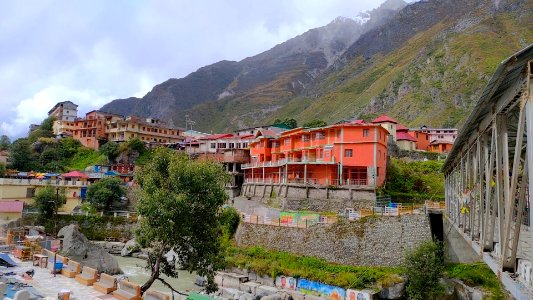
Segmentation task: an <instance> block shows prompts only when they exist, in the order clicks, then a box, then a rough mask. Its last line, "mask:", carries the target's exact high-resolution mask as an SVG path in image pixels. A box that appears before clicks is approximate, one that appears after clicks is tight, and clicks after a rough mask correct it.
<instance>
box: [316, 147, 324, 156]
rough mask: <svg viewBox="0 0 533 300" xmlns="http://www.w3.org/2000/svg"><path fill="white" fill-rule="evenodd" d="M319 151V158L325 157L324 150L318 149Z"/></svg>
mask: <svg viewBox="0 0 533 300" xmlns="http://www.w3.org/2000/svg"><path fill="white" fill-rule="evenodd" d="M317 152H318V158H323V157H324V151H323V150H322V149H318V150H317Z"/></svg>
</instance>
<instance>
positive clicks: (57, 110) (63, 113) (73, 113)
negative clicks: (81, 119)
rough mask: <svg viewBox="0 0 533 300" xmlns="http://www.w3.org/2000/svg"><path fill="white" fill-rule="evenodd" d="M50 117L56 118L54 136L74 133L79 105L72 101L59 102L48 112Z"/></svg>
mask: <svg viewBox="0 0 533 300" xmlns="http://www.w3.org/2000/svg"><path fill="white" fill-rule="evenodd" d="M48 116H49V117H54V118H55V121H54V125H53V131H54V134H56V135H59V134H64V133H72V131H73V129H74V127H75V125H74V121H76V119H77V118H78V105H76V104H74V103H72V102H71V101H63V102H59V103H57V104H56V105H55V106H54V107H53V108H52V109H51V110H50V111H48Z"/></svg>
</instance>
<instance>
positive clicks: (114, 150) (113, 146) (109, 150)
mask: <svg viewBox="0 0 533 300" xmlns="http://www.w3.org/2000/svg"><path fill="white" fill-rule="evenodd" d="M118 147H119V146H118V144H117V143H115V142H107V143H105V144H103V145H102V146H101V147H100V150H99V151H100V153H102V154H103V155H105V157H107V161H108V162H110V163H111V162H113V161H115V158H117V157H118V155H119V154H120V152H119V148H118Z"/></svg>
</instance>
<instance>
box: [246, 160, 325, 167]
mask: <svg viewBox="0 0 533 300" xmlns="http://www.w3.org/2000/svg"><path fill="white" fill-rule="evenodd" d="M305 163H324V164H335V162H333V161H324V160H323V159H321V158H318V159H317V158H292V159H288V158H285V159H279V160H277V161H264V162H255V163H249V164H243V165H242V168H243V169H250V168H262V167H279V166H284V165H286V164H305Z"/></svg>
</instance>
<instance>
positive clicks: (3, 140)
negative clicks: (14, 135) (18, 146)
mask: <svg viewBox="0 0 533 300" xmlns="http://www.w3.org/2000/svg"><path fill="white" fill-rule="evenodd" d="M9 146H11V140H10V139H9V137H8V136H7V135H5V134H4V135H2V136H0V150H8V149H9Z"/></svg>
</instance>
